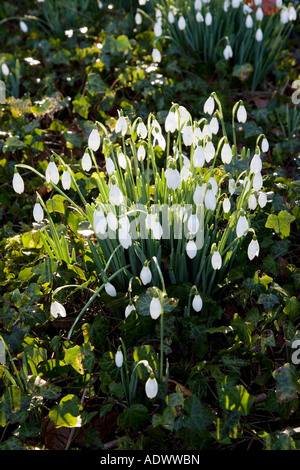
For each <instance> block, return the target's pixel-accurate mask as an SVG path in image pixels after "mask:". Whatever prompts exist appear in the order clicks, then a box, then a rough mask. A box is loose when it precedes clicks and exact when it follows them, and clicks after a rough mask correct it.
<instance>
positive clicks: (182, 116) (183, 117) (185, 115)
mask: <svg viewBox="0 0 300 470" xmlns="http://www.w3.org/2000/svg"><path fill="white" fill-rule="evenodd" d="M178 113H179V121H180V127H182V126H183V125H186V124H187V123H188V122H189V120H190V115H189V112H188V110H187V109H186V108H185V107H184V106H179V108H178Z"/></svg>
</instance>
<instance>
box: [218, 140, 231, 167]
mask: <svg viewBox="0 0 300 470" xmlns="http://www.w3.org/2000/svg"><path fill="white" fill-rule="evenodd" d="M221 160H222V162H223V163H224V164H225V163H228V164H229V163H230V162H231V160H232V150H231V147H230V145H229V144H228V142H227V143H226V144H224V145H223V147H222V150H221Z"/></svg>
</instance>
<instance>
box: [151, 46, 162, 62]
mask: <svg viewBox="0 0 300 470" xmlns="http://www.w3.org/2000/svg"><path fill="white" fill-rule="evenodd" d="M152 59H153V62H156V63H157V64H159V62H161V53H160V51H159V50H158V49H157V48H156V47H155V48H154V49H153V51H152Z"/></svg>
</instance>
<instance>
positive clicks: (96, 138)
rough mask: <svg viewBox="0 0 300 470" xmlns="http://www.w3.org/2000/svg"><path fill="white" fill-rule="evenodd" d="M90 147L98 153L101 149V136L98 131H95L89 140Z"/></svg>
mask: <svg viewBox="0 0 300 470" xmlns="http://www.w3.org/2000/svg"><path fill="white" fill-rule="evenodd" d="M88 147H89V148H90V149H91V150H93V152H96V151H97V150H98V148H99V147H100V135H99V132H98V131H97V129H93V130H92V132H91V133H90V135H89V138H88Z"/></svg>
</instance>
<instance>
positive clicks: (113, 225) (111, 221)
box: [106, 212, 119, 232]
mask: <svg viewBox="0 0 300 470" xmlns="http://www.w3.org/2000/svg"><path fill="white" fill-rule="evenodd" d="M106 220H107V225H108V227H109V228H110V230H112V231H113V232H115V231H116V230H117V228H118V225H119V224H118V219H117V217H116V216H115V214H114V213H113V212H109V213H108V214H107V216H106Z"/></svg>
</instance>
